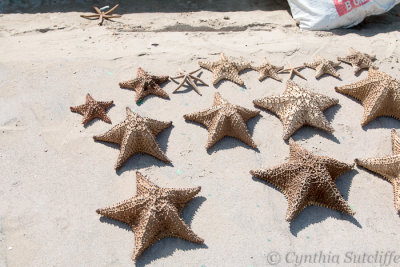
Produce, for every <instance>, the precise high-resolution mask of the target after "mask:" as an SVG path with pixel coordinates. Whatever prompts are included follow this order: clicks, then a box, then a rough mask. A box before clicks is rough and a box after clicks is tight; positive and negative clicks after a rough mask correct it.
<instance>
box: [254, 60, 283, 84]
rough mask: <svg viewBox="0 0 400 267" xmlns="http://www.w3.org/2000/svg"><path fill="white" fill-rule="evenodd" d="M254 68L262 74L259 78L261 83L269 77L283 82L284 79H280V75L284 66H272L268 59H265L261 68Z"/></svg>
mask: <svg viewBox="0 0 400 267" xmlns="http://www.w3.org/2000/svg"><path fill="white" fill-rule="evenodd" d="M252 68H253V69H255V70H257V71H258V72H259V73H260V76H259V77H258V80H259V81H262V80H264V79H265V78H267V77H271V78H273V79H275V80H277V81H279V82H281V81H282V79H281V78H279V76H278V73H279V72H280V71H282V70H283V66H275V65H272V64H270V63H269V62H268V61H267V59H266V58H264V62H263V64H262V65H261V66H258V67H252Z"/></svg>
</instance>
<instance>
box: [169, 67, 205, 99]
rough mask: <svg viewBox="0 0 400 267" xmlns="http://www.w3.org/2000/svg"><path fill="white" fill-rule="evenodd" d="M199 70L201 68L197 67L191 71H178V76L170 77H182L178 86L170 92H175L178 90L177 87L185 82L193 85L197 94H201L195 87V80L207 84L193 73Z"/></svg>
mask: <svg viewBox="0 0 400 267" xmlns="http://www.w3.org/2000/svg"><path fill="white" fill-rule="evenodd" d="M199 70H201V69H197V70H195V71H192V72H186V71H180V72H179V75H178V76H175V77H171V80H174V79H180V78H183V80H182V82H181V83H180V84H179V85H178V87H177V88H176V89H175V90H174V91H172V93H175V92H176V91H178V89H179V88H181V87H182V85H183V84H184V83H185V82H186V83H188V84H189V85H191V86H192V87H193V89H194V90H195V91H196V92H197V93H198V94H199V95H201V93H200V90H199V88H197V85H196V81H198V82H200V83H202V84H204V85H206V86H208V84H206V83H205V82H203V81H202V80H200V78H198V77H196V76H194V75H193V74H195V73H196V72H198V71H199Z"/></svg>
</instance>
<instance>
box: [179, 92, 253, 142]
mask: <svg viewBox="0 0 400 267" xmlns="http://www.w3.org/2000/svg"><path fill="white" fill-rule="evenodd" d="M259 113H260V112H259V111H255V110H250V109H247V108H243V107H240V106H236V105H232V104H231V103H229V102H228V101H226V100H225V99H223V98H222V97H221V95H220V94H219V93H215V96H214V104H213V106H212V107H211V108H208V109H206V110H203V111H200V112H195V113H191V114H186V115H184V116H183V117H184V118H185V120H189V121H194V122H198V123H201V124H203V125H204V126H206V127H207V128H208V131H209V134H208V140H207V144H206V149H209V148H211V147H212V146H213V145H215V143H217V142H218V141H219V140H221V139H222V138H223V137H224V136H231V137H235V138H237V139H239V140H241V141H242V142H244V143H245V144H247V145H249V146H251V147H253V148H256V147H257V146H256V144H255V143H254V141H253V139H251V136H250V134H249V131H248V130H247V126H246V122H247V121H248V120H249V119H251V118H253V117H255V116H257V115H258V114H259Z"/></svg>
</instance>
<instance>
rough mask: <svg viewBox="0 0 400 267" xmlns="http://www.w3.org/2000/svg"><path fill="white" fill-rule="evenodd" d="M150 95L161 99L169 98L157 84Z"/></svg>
mask: <svg viewBox="0 0 400 267" xmlns="http://www.w3.org/2000/svg"><path fill="white" fill-rule="evenodd" d="M151 93H152V94H154V95H157V96H160V97H162V98H169V95H168V94H167V92H165V91H164V90H163V89H162V88H161V87H160V86H159V85H158V84H156V85H155V86H154V90H151Z"/></svg>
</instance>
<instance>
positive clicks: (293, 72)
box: [279, 62, 307, 80]
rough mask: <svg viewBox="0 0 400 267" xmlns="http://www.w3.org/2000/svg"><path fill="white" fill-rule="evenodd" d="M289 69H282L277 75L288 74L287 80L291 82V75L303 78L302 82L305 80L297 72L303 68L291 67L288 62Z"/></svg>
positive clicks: (302, 66)
mask: <svg viewBox="0 0 400 267" xmlns="http://www.w3.org/2000/svg"><path fill="white" fill-rule="evenodd" d="M288 65H289V68H287V69H283V70H281V71H279V73H281V72H289V80H291V79H292V78H293V75H297V76H299V77H300V78H303V79H304V80H307V79H306V78H305V77H304V76H303V75H301V74H300V72H299V70H301V69H304V68H305V66H304V65H301V66H298V67H292V64H290V62H288Z"/></svg>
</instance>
